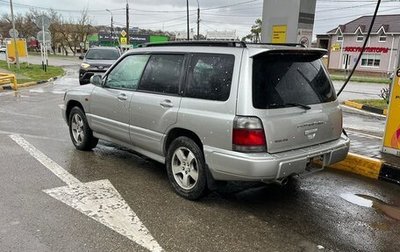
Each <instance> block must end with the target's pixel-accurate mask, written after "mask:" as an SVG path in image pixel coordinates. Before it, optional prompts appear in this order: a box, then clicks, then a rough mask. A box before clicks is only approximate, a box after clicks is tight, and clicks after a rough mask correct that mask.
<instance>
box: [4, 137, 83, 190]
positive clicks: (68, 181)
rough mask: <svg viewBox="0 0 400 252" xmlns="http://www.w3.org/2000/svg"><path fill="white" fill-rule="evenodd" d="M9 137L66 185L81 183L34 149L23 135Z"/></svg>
mask: <svg viewBox="0 0 400 252" xmlns="http://www.w3.org/2000/svg"><path fill="white" fill-rule="evenodd" d="M10 137H11V139H12V140H14V142H16V143H17V144H18V145H19V146H21V147H22V148H23V149H24V150H25V151H26V152H28V153H29V154H30V155H31V156H32V157H34V158H36V160H37V161H39V162H40V163H41V164H42V165H44V166H45V167H46V168H47V169H49V170H50V171H51V172H52V173H53V174H54V175H56V176H57V177H59V178H60V179H61V180H62V181H63V182H64V183H66V184H67V185H69V186H72V185H74V184H79V183H81V182H80V181H79V180H78V179H76V178H75V177H74V176H72V175H71V174H70V173H69V172H67V171H66V170H64V169H63V168H62V167H61V166H59V165H58V164H57V163H56V162H54V161H53V160H51V159H50V158H48V157H47V156H46V155H45V154H43V153H42V152H41V151H39V150H38V149H36V148H35V147H34V146H33V145H32V144H30V143H29V142H27V141H26V140H25V139H24V138H23V137H21V136H19V135H11V136H10Z"/></svg>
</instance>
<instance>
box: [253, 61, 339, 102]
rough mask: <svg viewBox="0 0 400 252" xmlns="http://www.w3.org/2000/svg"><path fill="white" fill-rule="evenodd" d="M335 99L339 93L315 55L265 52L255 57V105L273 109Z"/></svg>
mask: <svg viewBox="0 0 400 252" xmlns="http://www.w3.org/2000/svg"><path fill="white" fill-rule="evenodd" d="M334 100H336V93H335V91H334V89H333V86H332V83H331V81H330V79H329V77H328V76H327V73H326V70H325V68H324V67H323V65H322V63H321V61H320V60H319V59H318V57H316V56H315V55H308V56H307V55H297V54H294V55H292V54H271V55H269V54H263V55H258V56H256V57H254V58H253V106H254V107H255V108H258V109H270V108H271V109H272V108H282V107H289V106H293V104H303V105H312V104H318V103H325V102H331V101H334Z"/></svg>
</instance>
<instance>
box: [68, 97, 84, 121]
mask: <svg viewBox="0 0 400 252" xmlns="http://www.w3.org/2000/svg"><path fill="white" fill-rule="evenodd" d="M73 107H79V108H80V109H82V111H83V113H85V109H84V108H83V106H82V104H81V103H80V102H79V101H76V100H70V101H69V102H68V103H67V108H66V110H65V115H66V118H67V119H68V118H69V114H70V113H71V110H72V108H73Z"/></svg>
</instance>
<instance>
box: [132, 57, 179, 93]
mask: <svg viewBox="0 0 400 252" xmlns="http://www.w3.org/2000/svg"><path fill="white" fill-rule="evenodd" d="M183 60H184V55H152V56H151V58H150V60H149V63H148V64H147V66H146V69H145V70H144V73H143V77H142V80H141V82H140V85H139V90H145V91H151V92H157V93H167V94H178V92H179V82H180V79H181V76H182V66H183Z"/></svg>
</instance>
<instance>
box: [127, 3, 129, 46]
mask: <svg viewBox="0 0 400 252" xmlns="http://www.w3.org/2000/svg"><path fill="white" fill-rule="evenodd" d="M126 44H127V45H129V3H128V0H126Z"/></svg>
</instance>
